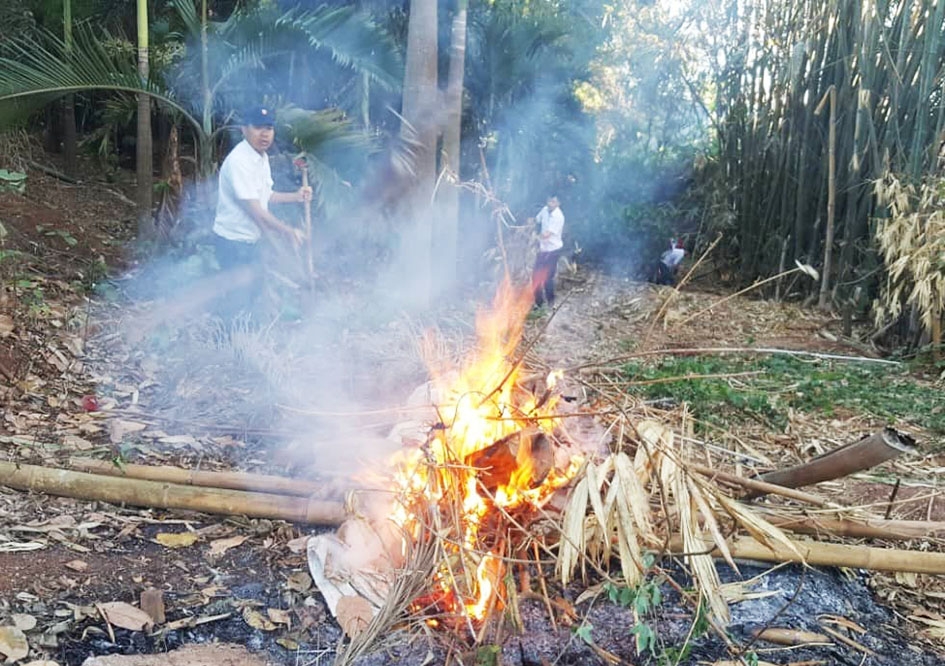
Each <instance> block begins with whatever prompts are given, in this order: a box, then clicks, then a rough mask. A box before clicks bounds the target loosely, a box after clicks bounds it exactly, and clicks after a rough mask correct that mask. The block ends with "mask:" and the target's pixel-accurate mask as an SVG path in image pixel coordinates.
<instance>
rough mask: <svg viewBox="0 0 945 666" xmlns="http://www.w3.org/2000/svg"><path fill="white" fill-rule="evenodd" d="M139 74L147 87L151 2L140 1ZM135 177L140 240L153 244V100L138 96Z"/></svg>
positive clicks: (142, 95) (145, 96) (143, 95)
mask: <svg viewBox="0 0 945 666" xmlns="http://www.w3.org/2000/svg"><path fill="white" fill-rule="evenodd" d="M138 74H139V75H140V76H141V82H142V83H143V84H147V82H148V77H149V67H148V0H138ZM136 148H137V150H136V155H135V159H136V175H137V181H138V193H137V194H138V196H137V199H138V201H137V203H138V238H139V240H152V239H153V238H154V236H155V227H154V218H153V215H152V211H151V209H152V206H153V196H154V195H153V185H152V182H151V179H152V176H153V170H154V165H153V162H154V159H153V150H154V147H153V144H152V137H151V98H150V97H149V96H148V95H145V94H139V95H138V135H137V145H136Z"/></svg>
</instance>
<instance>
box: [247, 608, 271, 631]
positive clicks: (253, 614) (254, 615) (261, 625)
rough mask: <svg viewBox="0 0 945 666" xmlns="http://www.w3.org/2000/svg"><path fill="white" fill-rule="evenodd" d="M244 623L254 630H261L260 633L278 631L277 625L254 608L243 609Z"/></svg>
mask: <svg viewBox="0 0 945 666" xmlns="http://www.w3.org/2000/svg"><path fill="white" fill-rule="evenodd" d="M243 621H244V622H245V623H246V624H248V625H249V626H251V627H252V628H253V629H259V630H260V631H275V630H276V625H275V624H273V623H272V622H270V621H269V619H268V618H267V617H266V616H265V615H263V614H262V613H260V612H259V611H257V610H253V609H252V608H244V609H243Z"/></svg>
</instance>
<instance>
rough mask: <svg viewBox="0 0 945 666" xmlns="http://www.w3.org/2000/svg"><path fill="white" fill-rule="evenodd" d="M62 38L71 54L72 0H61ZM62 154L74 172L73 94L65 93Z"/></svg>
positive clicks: (69, 169) (69, 172)
mask: <svg viewBox="0 0 945 666" xmlns="http://www.w3.org/2000/svg"><path fill="white" fill-rule="evenodd" d="M62 38H63V42H64V43H65V47H66V56H67V57H68V56H71V55H72V0H62ZM62 135H63V136H62V155H63V158H64V159H65V163H66V173H68V174H69V175H74V174H75V160H76V152H77V145H78V138H77V137H76V127H75V96H74V95H66V97H65V100H64V102H63V105H62Z"/></svg>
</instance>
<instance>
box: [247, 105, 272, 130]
mask: <svg viewBox="0 0 945 666" xmlns="http://www.w3.org/2000/svg"><path fill="white" fill-rule="evenodd" d="M240 124H242V125H255V126H256V127H272V126H273V125H275V124H276V114H275V112H274V111H273V110H272V109H270V108H269V107H265V106H258V105H257V106H248V107H246V108H245V109H244V110H243V113H241V114H240Z"/></svg>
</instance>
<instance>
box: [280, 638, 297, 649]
mask: <svg viewBox="0 0 945 666" xmlns="http://www.w3.org/2000/svg"><path fill="white" fill-rule="evenodd" d="M276 643H278V644H279V645H281V646H282V647H284V648H285V649H286V650H288V651H289V652H294V651H295V650H298V649H299V644H298V642H296V641H294V640H292V639H291V638H285V637H282V638H277V639H276Z"/></svg>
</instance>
